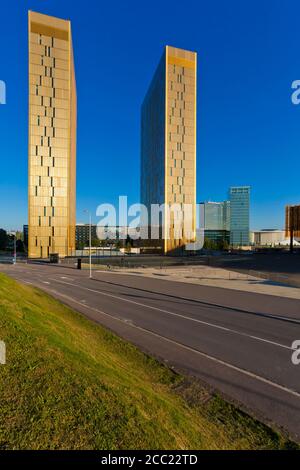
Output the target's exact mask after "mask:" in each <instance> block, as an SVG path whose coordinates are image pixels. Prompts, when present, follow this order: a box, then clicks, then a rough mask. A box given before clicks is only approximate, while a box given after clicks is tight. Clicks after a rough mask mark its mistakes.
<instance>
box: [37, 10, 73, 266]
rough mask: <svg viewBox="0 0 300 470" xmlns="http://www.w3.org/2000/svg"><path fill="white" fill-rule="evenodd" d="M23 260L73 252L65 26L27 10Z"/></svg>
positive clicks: (70, 100) (70, 92)
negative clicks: (25, 255) (25, 237)
mask: <svg viewBox="0 0 300 470" xmlns="http://www.w3.org/2000/svg"><path fill="white" fill-rule="evenodd" d="M28 32H29V149H28V151H29V154H28V186H29V188H28V256H29V257H30V258H47V257H48V256H49V255H50V254H51V253H58V254H59V256H62V257H63V256H67V255H69V254H70V253H71V251H72V250H74V249H75V226H76V221H75V217H76V214H75V210H76V207H75V206H76V119H77V118H76V112H77V102H76V83H75V71H74V60H73V47H72V36H71V23H70V21H66V20H62V19H59V18H54V17H51V16H46V15H42V14H40V13H35V12H32V11H30V12H29V15H28Z"/></svg>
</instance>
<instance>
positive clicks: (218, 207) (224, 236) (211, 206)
mask: <svg viewBox="0 0 300 470" xmlns="http://www.w3.org/2000/svg"><path fill="white" fill-rule="evenodd" d="M200 211H201V221H202V223H203V226H204V239H208V240H211V241H214V242H216V243H219V242H224V241H226V242H227V243H229V241H230V203H229V201H223V202H211V201H208V202H202V203H200Z"/></svg>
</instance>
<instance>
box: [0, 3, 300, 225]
mask: <svg viewBox="0 0 300 470" xmlns="http://www.w3.org/2000/svg"><path fill="white" fill-rule="evenodd" d="M297 3H298V4H297ZM28 9H31V10H35V11H39V12H42V13H46V14H50V15H54V16H58V17H61V18H69V19H71V21H72V29H73V42H74V51H75V65H76V79H77V93H78V146H77V221H78V222H82V221H85V218H86V215H85V214H84V213H83V209H85V208H89V209H90V210H91V211H92V212H93V213H94V214H95V211H96V207H97V205H98V204H100V203H103V202H109V203H115V202H116V201H117V198H118V196H119V195H128V197H129V202H138V201H139V174H140V165H139V162H140V132H139V130H140V106H141V103H142V100H143V97H144V94H145V92H146V90H147V87H148V85H149V81H150V79H151V77H152V74H153V72H154V70H155V67H156V65H157V63H158V61H159V58H160V56H161V54H162V51H163V47H164V45H166V44H169V45H174V46H177V47H182V48H186V49H191V50H195V51H197V52H198V129H197V131H198V132H197V135H198V138H197V140H198V142H197V201H198V202H200V201H202V200H207V199H210V200H223V199H224V198H226V195H227V190H228V187H229V186H230V185H243V184H246V185H251V187H252V196H251V227H252V228H253V229H255V228H257V229H259V228H272V227H274V228H281V227H283V223H284V206H285V204H287V203H296V202H300V105H299V106H295V105H293V104H292V103H291V99H290V97H291V93H292V90H291V83H292V81H293V80H296V79H300V54H299V43H300V41H299V39H300V33H299V14H300V4H299V2H297V1H294V0H289V1H288V2H283V1H281V0H269V1H268V0H260V1H258V0H251V1H243V2H241V1H240V0H227V1H224V0H215V1H214V2H208V1H202V0H195V1H189V0H186V1H185V2H182V1H176V0H173V1H168V0H165V1H164V0H160V1H156V0H154V1H124V0H123V1H122V0H118V1H110V2H107V1H105V2H104V1H102V0H93V1H92V0H86V1H85V2H74V1H69V0H64V1H63V2H62V1H61V0H44V1H42V0H40V1H22V2H20V1H16V0H15V1H10V2H5V4H4V2H2V5H1V20H2V21H1V29H0V39H1V41H0V80H4V81H5V82H6V85H7V104H6V105H5V106H3V105H0V136H1V139H0V159H1V167H0V168H1V169H0V227H5V228H8V229H9V228H18V227H19V228H21V227H22V224H23V223H26V222H27V124H28V123H27V114H28V111H27V93H28V77H27V54H28V50H27V10H28ZM94 220H95V221H96V217H94Z"/></svg>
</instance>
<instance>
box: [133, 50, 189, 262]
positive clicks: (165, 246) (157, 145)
mask: <svg viewBox="0 0 300 470" xmlns="http://www.w3.org/2000/svg"><path fill="white" fill-rule="evenodd" d="M196 94H197V54H196V53H195V52H191V51H187V50H184V49H178V48H175V47H170V46H166V48H165V51H164V54H163V56H162V58H161V61H160V63H159V65H158V68H157V70H156V72H155V74H154V77H153V79H152V81H151V84H150V87H149V89H148V92H147V94H146V97H145V99H144V102H143V105H142V119H141V124H142V125H141V202H142V203H143V204H144V205H145V206H146V207H147V208H148V213H150V206H151V204H159V205H161V204H164V205H165V206H166V207H169V206H170V205H172V204H177V205H181V208H182V209H181V210H182V212H183V213H184V211H185V210H187V209H185V207H187V206H188V205H189V210H190V211H191V217H190V218H191V223H190V228H191V229H190V231H189V233H186V234H185V235H183V236H178V234H177V235H176V233H174V231H173V230H172V223H173V222H172V219H171V221H170V225H169V228H168V227H166V226H165V227H164V228H163V230H165V233H163V231H161V239H160V241H159V242H158V245H159V246H160V247H161V249H162V250H163V252H164V253H169V252H172V251H176V250H177V249H178V248H180V247H182V246H185V245H186V244H188V243H190V242H193V241H195V236H196V235H195V233H196V96H197V95H196ZM165 217H166V214H165ZM173 228H174V227H173ZM167 230H168V235H167V233H166V231H167ZM150 244H152V246H153V245H155V241H154V240H151V242H150Z"/></svg>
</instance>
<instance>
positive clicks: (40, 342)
mask: <svg viewBox="0 0 300 470" xmlns="http://www.w3.org/2000/svg"><path fill="white" fill-rule="evenodd" d="M0 340H4V341H5V343H6V348H7V364H6V365H0V449H111V450H114V449H280V448H288V447H293V446H295V445H294V444H293V443H292V442H290V441H288V440H286V439H285V438H284V437H283V436H281V435H279V434H278V433H276V432H274V431H272V430H271V429H270V428H268V427H266V426H264V425H263V424H261V423H259V422H258V421H256V420H254V419H252V418H251V417H249V416H248V415H246V414H245V413H243V412H241V411H239V410H238V409H237V408H235V407H234V406H232V405H229V404H228V403H226V402H225V401H223V400H222V398H220V397H219V396H214V395H213V396H209V397H208V399H207V400H203V396H206V394H207V392H206V391H205V390H201V389H200V388H199V387H198V388H197V390H196V392H195V390H192V394H193V400H192V401H193V403H191V400H189V399H188V395H189V393H188V392H187V388H186V387H185V386H184V383H185V380H184V378H183V377H181V376H179V375H178V374H175V373H174V372H172V371H171V370H170V369H168V368H166V367H165V366H164V365H162V364H160V363H158V362H157V361H156V360H154V359H153V358H151V357H149V356H147V355H145V354H143V353H142V352H140V351H139V350H138V349H137V348H135V347H134V346H133V345H131V344H129V343H127V342H126V341H123V340H122V339H120V338H118V337H117V336H116V335H114V334H112V333H111V332H109V331H108V330H106V329H104V328H102V327H101V326H99V325H96V324H94V323H92V322H90V321H89V320H87V319H85V318H84V317H83V316H81V315H80V314H78V313H76V312H74V311H73V310H72V309H70V308H68V307H67V306H65V305H63V304H61V303H60V302H58V301H56V300H55V299H53V298H52V297H50V296H48V295H47V294H45V293H44V292H42V291H40V290H39V289H35V288H32V287H29V286H24V285H21V284H19V283H17V282H15V281H14V280H12V279H10V278H9V277H7V276H5V275H3V274H0ZM197 397H198V398H199V399H198V398H197Z"/></svg>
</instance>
